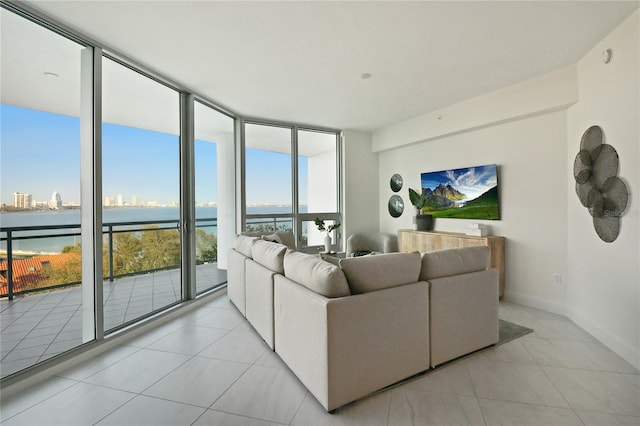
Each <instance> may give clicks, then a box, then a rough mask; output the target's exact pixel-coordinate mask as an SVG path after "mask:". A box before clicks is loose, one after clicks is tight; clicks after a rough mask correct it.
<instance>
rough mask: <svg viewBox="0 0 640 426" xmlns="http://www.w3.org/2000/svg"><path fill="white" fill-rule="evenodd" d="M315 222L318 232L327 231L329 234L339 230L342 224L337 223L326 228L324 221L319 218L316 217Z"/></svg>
mask: <svg viewBox="0 0 640 426" xmlns="http://www.w3.org/2000/svg"><path fill="white" fill-rule="evenodd" d="M313 222H314V223H315V224H316V226H317V227H318V231H327V233H329V232H331V231H333V230H334V229H338V228H340V223H339V222H336V223H334V224H332V225H329V226H327V227H325V225H324V220H322V219H320V218H319V217H316V218H315V219H314V220H313Z"/></svg>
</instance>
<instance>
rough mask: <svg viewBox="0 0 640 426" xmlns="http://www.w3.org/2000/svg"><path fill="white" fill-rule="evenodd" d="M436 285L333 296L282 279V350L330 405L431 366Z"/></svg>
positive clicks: (278, 342) (278, 284) (278, 334)
mask: <svg viewBox="0 0 640 426" xmlns="http://www.w3.org/2000/svg"><path fill="white" fill-rule="evenodd" d="M428 323H429V284H428V283H426V282H418V283H413V284H408V285H404V286H399V287H393V288H389V289H385V290H380V291H375V292H371V293H366V294H360V295H353V296H346V297H339V298H331V299H330V298H326V297H324V296H321V295H319V294H317V293H314V292H312V291H310V290H308V289H306V288H304V287H302V286H300V285H298V284H297V283H295V282H293V281H291V280H289V279H287V278H286V277H283V276H278V275H277V276H276V277H275V346H276V352H277V353H278V355H279V356H280V358H282V360H283V361H284V362H285V363H286V364H287V365H288V366H289V368H290V369H291V370H292V371H293V372H294V373H295V374H296V376H298V378H299V379H300V380H301V381H302V383H304V384H305V386H306V387H307V389H309V391H310V392H311V393H312V394H313V395H314V396H315V397H316V398H317V399H318V401H319V402H320V403H321V404H322V405H323V406H324V407H325V409H327V410H328V411H331V410H334V409H336V408H338V407H340V406H342V405H344V404H347V403H349V402H351V401H354V400H356V399H358V398H361V397H363V396H365V395H367V394H369V393H371V392H373V391H376V390H379V389H381V388H383V387H385V386H388V385H391V384H393V383H395V382H397V381H399V380H402V379H404V378H407V377H410V376H412V375H414V374H417V373H419V372H421V371H424V370H426V369H428V368H429V327H428Z"/></svg>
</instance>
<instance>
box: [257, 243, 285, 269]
mask: <svg viewBox="0 0 640 426" xmlns="http://www.w3.org/2000/svg"><path fill="white" fill-rule="evenodd" d="M286 251H287V246H285V245H283V244H278V243H271V242H269V241H265V240H261V239H260V238H256V239H255V240H254V241H253V246H251V254H252V257H253V260H254V261H255V262H257V263H259V264H260V265H262V266H264V267H265V268H267V269H270V270H272V271H274V272H277V273H278V274H282V273H283V272H284V265H283V261H284V253H285V252H286Z"/></svg>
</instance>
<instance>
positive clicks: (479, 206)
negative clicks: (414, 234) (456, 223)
mask: <svg viewBox="0 0 640 426" xmlns="http://www.w3.org/2000/svg"><path fill="white" fill-rule="evenodd" d="M420 178H421V179H420V180H421V186H422V193H423V194H425V195H426V196H427V207H426V208H425V209H423V211H424V213H426V214H430V215H433V217H443V218H457V219H485V220H499V219H500V205H499V202H498V167H497V166H496V165H495V164H490V165H486V166H476V167H465V168H462V169H452V170H442V171H439V172H426V173H422V174H421V175H420Z"/></svg>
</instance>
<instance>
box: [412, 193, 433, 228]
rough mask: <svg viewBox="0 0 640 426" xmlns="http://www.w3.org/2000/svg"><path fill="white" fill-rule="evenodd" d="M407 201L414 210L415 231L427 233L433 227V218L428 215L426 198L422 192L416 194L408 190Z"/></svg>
mask: <svg viewBox="0 0 640 426" xmlns="http://www.w3.org/2000/svg"><path fill="white" fill-rule="evenodd" d="M409 200H410V201H411V204H413V207H415V208H416V229H417V230H418V231H429V230H431V227H432V226H433V216H431V215H430V214H428V213H427V212H428V211H429V207H428V206H427V196H426V195H425V194H424V193H423V192H422V191H420V192H418V191H416V190H414V189H412V188H409Z"/></svg>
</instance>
